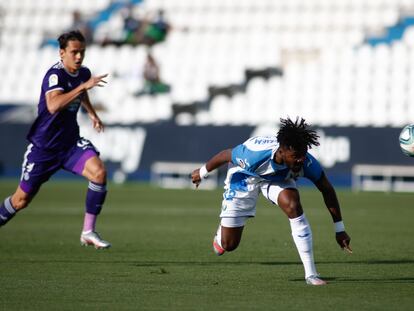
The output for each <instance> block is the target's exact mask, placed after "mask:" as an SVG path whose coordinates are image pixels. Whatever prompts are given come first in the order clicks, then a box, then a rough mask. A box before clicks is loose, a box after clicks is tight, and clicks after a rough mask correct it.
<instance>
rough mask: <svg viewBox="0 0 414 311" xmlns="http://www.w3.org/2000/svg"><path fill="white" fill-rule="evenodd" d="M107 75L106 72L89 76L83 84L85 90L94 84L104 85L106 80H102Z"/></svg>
mask: <svg viewBox="0 0 414 311" xmlns="http://www.w3.org/2000/svg"><path fill="white" fill-rule="evenodd" d="M107 76H108V74H107V73H106V74H104V75H100V76H96V77H91V78H90V79H89V80H88V81H86V82H85V84H84V86H85V90H90V89H91V88H93V87H95V86H99V87H103V86H105V84H106V83H107V82H106V81H105V80H104V78H106V77H107Z"/></svg>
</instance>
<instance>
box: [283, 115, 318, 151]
mask: <svg viewBox="0 0 414 311" xmlns="http://www.w3.org/2000/svg"><path fill="white" fill-rule="evenodd" d="M280 124H281V126H280V129H279V132H278V133H277V141H278V142H279V144H280V145H281V146H284V147H288V148H291V149H292V150H294V151H296V152H298V153H300V154H305V153H306V151H307V150H308V148H309V149H310V148H312V145H313V146H319V142H318V138H319V136H318V134H316V131H315V130H313V129H311V128H310V127H309V125H308V124H307V123H306V121H305V119H303V118H300V119H299V117H297V118H296V121H295V122H293V121H292V120H291V119H289V118H286V119H282V118H281V119H280Z"/></svg>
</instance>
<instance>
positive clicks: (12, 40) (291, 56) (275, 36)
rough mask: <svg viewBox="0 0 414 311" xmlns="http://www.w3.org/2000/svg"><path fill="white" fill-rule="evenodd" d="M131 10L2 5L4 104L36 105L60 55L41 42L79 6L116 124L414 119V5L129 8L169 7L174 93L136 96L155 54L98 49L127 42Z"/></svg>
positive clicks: (370, 0)
mask: <svg viewBox="0 0 414 311" xmlns="http://www.w3.org/2000/svg"><path fill="white" fill-rule="evenodd" d="M129 3H130V1H109V0H88V1H75V0H66V1H60V0H47V1H46V0H39V1H30V0H20V1H7V0H1V1H0V7H1V11H2V17H1V40H0V70H1V71H2V72H3V74H4V75H5V76H7V79H5V80H4V81H3V83H2V84H0V102H1V103H4V104H16V105H28V106H35V103H36V101H37V97H38V94H39V90H38V87H39V81H40V79H41V78H42V75H43V74H44V71H45V69H46V68H48V67H49V66H50V65H51V64H52V63H53V59H56V58H57V55H58V54H57V50H56V46H55V45H53V44H44V43H45V42H46V43H50V41H49V40H48V39H50V38H51V37H52V38H54V37H56V36H57V35H58V34H59V33H60V32H62V31H63V30H66V29H69V28H70V27H71V24H72V22H73V20H72V18H73V17H72V13H73V11H74V10H75V9H76V10H79V11H80V12H82V14H83V15H84V16H87V17H88V18H89V21H90V24H91V25H92V27H93V29H94V41H95V43H94V44H93V45H92V46H90V47H89V49H88V51H87V57H86V61H85V65H87V66H89V67H90V68H91V69H92V70H93V72H95V73H96V74H98V73H104V72H108V73H110V79H109V82H110V87H108V88H104V89H102V90H101V89H100V90H99V92H93V90H92V93H91V97H93V100H94V101H95V102H99V103H100V104H101V105H102V106H103V107H104V109H105V110H104V111H103V112H101V113H103V115H102V116H103V119H104V121H106V122H109V123H122V124H129V123H135V122H142V123H153V122H163V121H171V120H173V121H175V122H177V123H179V124H199V125H205V124H213V125H214V124H217V125H218V124H231V125H241V124H253V125H254V124H260V123H264V122H274V121H275V120H277V119H278V117H279V116H284V115H291V116H295V115H299V114H300V115H302V116H304V117H306V118H307V119H308V120H309V121H310V122H312V123H314V124H316V125H321V126H328V125H339V126H348V125H354V126H401V125H404V124H406V123H408V122H411V121H412V120H413V119H414V106H413V105H410V103H411V102H412V101H413V99H414V89H413V88H411V87H410V85H411V82H412V81H413V82H414V61H413V60H414V57H413V55H414V27H413V18H412V17H411V15H412V13H414V1H412V0H351V1H345V0H344V1H330V0H290V1H273V0H256V1H251V0H210V1H201V0H197V1H194V0H145V1H132V2H131V3H132V4H133V5H134V11H133V13H134V14H135V15H136V16H137V18H141V17H143V16H148V15H151V14H154V12H156V11H157V10H158V9H160V8H162V9H163V10H164V11H165V15H166V18H167V19H168V21H169V22H170V24H171V25H172V31H171V32H170V33H169V34H168V37H167V38H166V40H165V41H163V42H161V43H159V44H155V45H154V46H152V47H151V49H152V53H153V55H154V56H155V57H156V59H157V61H158V62H159V64H160V67H161V75H162V77H163V79H164V80H165V81H166V82H167V83H169V84H171V87H172V90H171V93H169V94H167V95H165V94H163V95H157V96H140V97H136V96H134V95H133V94H134V93H135V92H136V91H137V90H138V89H140V88H141V87H142V83H143V81H142V77H141V72H142V66H143V64H144V61H145V55H146V51H147V49H148V46H145V45H135V46H133V45H126V44H124V45H120V46H114V45H101V43H102V41H103V40H104V39H107V38H111V39H113V40H118V39H120V38H122V36H123V33H122V27H123V22H122V8H124V7H125V6H126V5H128V4H129ZM33 47H36V48H35V49H34V48H33ZM10 51H13V52H12V53H10ZM23 60H24V61H23ZM36 81H37V82H36Z"/></svg>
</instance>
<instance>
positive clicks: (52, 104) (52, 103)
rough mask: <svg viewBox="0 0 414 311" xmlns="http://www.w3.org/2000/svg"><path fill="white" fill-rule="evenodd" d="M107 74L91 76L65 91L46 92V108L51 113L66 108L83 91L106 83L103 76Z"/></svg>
mask: <svg viewBox="0 0 414 311" xmlns="http://www.w3.org/2000/svg"><path fill="white" fill-rule="evenodd" d="M107 76H108V75H107V74H104V75H100V76H96V77H91V78H90V79H89V80H88V81H86V82H84V83H82V84H80V85H79V86H78V87H76V88H74V89H73V90H72V91H70V92H67V93H63V91H61V90H56V91H51V92H49V93H46V105H47V109H48V110H49V112H50V113H51V114H54V113H56V112H59V111H61V110H62V109H64V108H66V106H67V105H69V104H70V103H71V102H72V100H74V99H75V98H76V97H78V96H79V95H81V94H82V93H83V92H85V91H87V90H90V89H91V88H93V87H95V86H99V87H102V86H104V85H105V83H106V81H105V80H104V78H105V77H107Z"/></svg>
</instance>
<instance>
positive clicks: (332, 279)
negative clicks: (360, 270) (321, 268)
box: [289, 277, 414, 284]
mask: <svg viewBox="0 0 414 311" xmlns="http://www.w3.org/2000/svg"><path fill="white" fill-rule="evenodd" d="M323 279H324V280H325V281H327V282H328V284H329V283H341V284H343V283H358V284H361V283H363V284H372V283H381V284H384V283H414V277H399V278H335V277H323ZM289 281H291V282H303V278H302V279H299V278H295V279H290V280H289Z"/></svg>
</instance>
